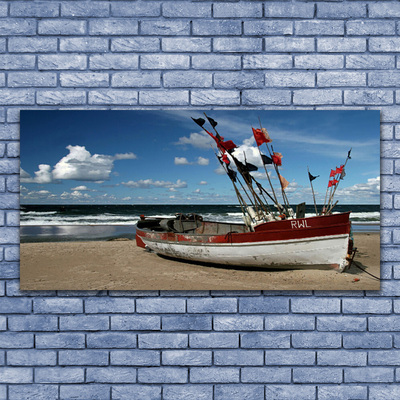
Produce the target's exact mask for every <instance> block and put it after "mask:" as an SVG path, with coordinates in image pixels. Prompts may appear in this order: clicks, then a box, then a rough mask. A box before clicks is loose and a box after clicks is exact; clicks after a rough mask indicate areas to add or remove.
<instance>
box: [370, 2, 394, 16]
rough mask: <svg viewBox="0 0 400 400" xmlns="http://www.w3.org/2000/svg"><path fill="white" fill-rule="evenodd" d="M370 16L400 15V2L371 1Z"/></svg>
mask: <svg viewBox="0 0 400 400" xmlns="http://www.w3.org/2000/svg"><path fill="white" fill-rule="evenodd" d="M369 17H370V18H394V17H400V4H398V3H396V2H389V3H386V4H385V3H383V2H380V3H371V4H370V5H369Z"/></svg>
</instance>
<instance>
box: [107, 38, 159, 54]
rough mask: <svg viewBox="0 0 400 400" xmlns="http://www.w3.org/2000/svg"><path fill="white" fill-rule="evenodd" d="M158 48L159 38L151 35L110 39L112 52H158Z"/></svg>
mask: <svg viewBox="0 0 400 400" xmlns="http://www.w3.org/2000/svg"><path fill="white" fill-rule="evenodd" d="M159 50H160V39H158V38H152V37H136V38H135V37H133V38H130V37H127V38H115V39H112V40H111V51H113V52H126V53H127V52H141V53H143V52H158V51H159Z"/></svg>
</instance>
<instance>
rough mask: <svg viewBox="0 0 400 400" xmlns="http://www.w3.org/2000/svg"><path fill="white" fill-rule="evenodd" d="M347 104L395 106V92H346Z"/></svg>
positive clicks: (375, 90)
mask: <svg viewBox="0 0 400 400" xmlns="http://www.w3.org/2000/svg"><path fill="white" fill-rule="evenodd" d="M344 102H345V104H350V105H351V104H366V105H375V104H376V105H379V104H382V105H385V104H393V92H392V91H391V90H377V89H374V90H369V89H366V90H345V91H344Z"/></svg>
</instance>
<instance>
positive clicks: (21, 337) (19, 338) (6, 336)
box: [0, 332, 33, 349]
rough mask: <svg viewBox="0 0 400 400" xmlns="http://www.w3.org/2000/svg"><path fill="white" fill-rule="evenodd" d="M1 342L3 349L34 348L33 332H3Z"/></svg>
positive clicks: (0, 335)
mask: <svg viewBox="0 0 400 400" xmlns="http://www.w3.org/2000/svg"><path fill="white" fill-rule="evenodd" d="M0 343H1V347H2V348H3V349H20V348H27V349H28V348H32V347H33V334H32V333H9V332H4V333H3V332H1V333H0Z"/></svg>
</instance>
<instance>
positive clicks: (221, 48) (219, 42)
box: [213, 38, 262, 53]
mask: <svg viewBox="0 0 400 400" xmlns="http://www.w3.org/2000/svg"><path fill="white" fill-rule="evenodd" d="M213 50H214V51H215V52H223V53H248V52H261V51H262V39H261V38H215V39H214V40H213Z"/></svg>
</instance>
